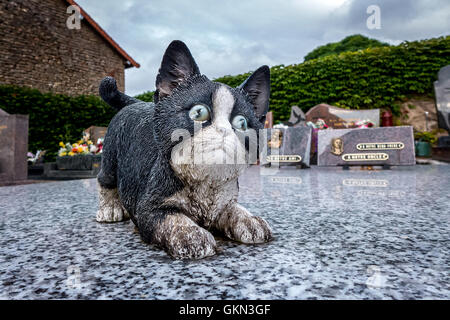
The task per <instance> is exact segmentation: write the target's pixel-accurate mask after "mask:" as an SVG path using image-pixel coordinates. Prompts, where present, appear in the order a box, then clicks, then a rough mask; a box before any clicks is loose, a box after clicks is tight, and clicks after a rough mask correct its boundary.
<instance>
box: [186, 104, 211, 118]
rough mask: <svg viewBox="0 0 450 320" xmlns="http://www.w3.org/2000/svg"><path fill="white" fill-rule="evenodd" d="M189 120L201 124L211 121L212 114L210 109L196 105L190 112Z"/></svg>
mask: <svg viewBox="0 0 450 320" xmlns="http://www.w3.org/2000/svg"><path fill="white" fill-rule="evenodd" d="M189 118H191V119H192V120H194V121H200V122H203V121H208V120H209V119H211V113H210V112H209V108H208V107H206V106H204V105H202V104H196V105H194V106H193V107H192V108H191V110H189Z"/></svg>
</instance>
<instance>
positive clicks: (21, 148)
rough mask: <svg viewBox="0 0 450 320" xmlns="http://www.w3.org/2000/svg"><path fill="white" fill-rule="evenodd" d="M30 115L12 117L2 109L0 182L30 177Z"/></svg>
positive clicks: (0, 120)
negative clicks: (28, 162) (28, 160)
mask: <svg viewBox="0 0 450 320" xmlns="http://www.w3.org/2000/svg"><path fill="white" fill-rule="evenodd" d="M27 152H28V115H21V114H14V115H10V114H8V113H6V112H5V111H3V110H1V109H0V181H2V182H8V181H17V180H26V179H27V176H28V164H27Z"/></svg>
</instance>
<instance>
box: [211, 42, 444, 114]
mask: <svg viewBox="0 0 450 320" xmlns="http://www.w3.org/2000/svg"><path fill="white" fill-rule="evenodd" d="M448 64H450V36H446V37H441V38H436V39H430V40H424V41H415V42H404V43H402V44H400V45H398V46H391V47H382V48H369V49H365V50H361V51H357V52H346V53H341V54H339V55H330V56H327V57H323V58H319V59H314V60H310V61H307V62H304V63H302V64H296V65H289V66H283V65H280V66H275V67H272V68H271V96H270V110H271V111H273V113H274V119H275V120H276V121H285V120H287V119H288V118H289V115H290V108H291V106H293V105H298V106H299V107H300V108H301V109H302V110H303V111H305V112H306V111H308V110H309V109H310V108H311V107H313V106H315V105H317V104H319V103H322V102H324V103H328V104H331V105H335V106H339V107H343V108H349V109H372V108H391V110H392V111H393V113H394V114H396V115H398V114H399V112H400V106H399V105H398V104H397V102H399V101H401V100H402V99H404V98H405V97H407V96H408V95H410V94H426V95H431V96H432V95H433V81H435V80H436V77H437V72H438V71H439V69H440V68H442V67H444V66H446V65H448ZM249 75H250V73H246V74H241V75H237V76H225V77H222V78H218V79H215V81H218V82H222V83H225V84H228V85H230V86H232V87H235V86H238V85H239V84H241V83H242V81H244V80H245V79H246V78H247V77H248V76H249Z"/></svg>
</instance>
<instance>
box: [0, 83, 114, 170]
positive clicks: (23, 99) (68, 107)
mask: <svg viewBox="0 0 450 320" xmlns="http://www.w3.org/2000/svg"><path fill="white" fill-rule="evenodd" d="M0 109H3V110H5V111H6V112H8V113H10V114H28V115H29V116H30V118H29V138H28V150H30V151H32V152H36V150H47V154H46V155H45V157H46V161H49V160H50V161H51V160H54V159H55V157H56V154H57V151H58V149H59V146H58V144H59V142H60V141H65V142H68V141H78V140H79V139H80V138H81V136H82V131H83V130H84V129H87V128H88V127H90V126H92V125H95V126H102V127H107V126H108V124H109V121H110V120H111V119H112V117H113V116H114V115H115V114H116V111H115V110H114V109H113V108H111V107H110V106H108V105H107V104H106V103H104V102H103V101H102V100H101V99H100V98H99V97H97V96H77V97H70V96H66V95H61V94H52V93H41V92H39V91H38V90H35V89H29V88H21V87H16V86H8V85H0Z"/></svg>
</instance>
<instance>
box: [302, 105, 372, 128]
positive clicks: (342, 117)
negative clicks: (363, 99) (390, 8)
mask: <svg viewBox="0 0 450 320" xmlns="http://www.w3.org/2000/svg"><path fill="white" fill-rule="evenodd" d="M318 119H323V120H324V121H325V123H326V124H327V126H328V127H330V128H333V129H350V128H356V127H358V125H357V124H356V123H357V122H358V121H362V120H369V121H370V122H372V123H373V127H379V126H380V109H370V110H347V109H342V108H338V107H335V106H330V105H328V104H325V103H321V104H318V105H316V106H314V107H312V108H311V109H309V110H308V112H306V121H311V122H313V123H315V122H316V121H317V120H318Z"/></svg>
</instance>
